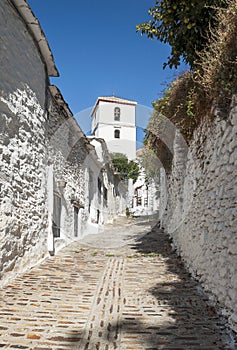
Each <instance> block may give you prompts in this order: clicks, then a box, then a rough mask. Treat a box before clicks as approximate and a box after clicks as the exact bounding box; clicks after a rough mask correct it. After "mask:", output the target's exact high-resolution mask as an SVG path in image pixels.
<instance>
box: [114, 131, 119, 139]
mask: <svg viewBox="0 0 237 350" xmlns="http://www.w3.org/2000/svg"><path fill="white" fill-rule="evenodd" d="M114 138H115V139H120V130H118V129H116V130H114Z"/></svg>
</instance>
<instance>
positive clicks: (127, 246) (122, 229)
mask: <svg viewBox="0 0 237 350" xmlns="http://www.w3.org/2000/svg"><path fill="white" fill-rule="evenodd" d="M149 225H150V222H147V221H143V222H142V221H133V220H130V219H129V220H128V219H126V218H123V219H120V220H118V222H117V223H116V224H115V225H108V226H107V228H106V229H105V231H104V232H103V233H101V235H100V236H98V235H93V236H92V235H91V236H87V237H86V238H84V239H83V240H82V241H80V242H76V243H73V244H71V245H70V246H68V247H67V248H65V249H63V250H62V251H61V252H60V253H59V254H58V255H57V256H55V257H50V258H49V259H47V260H45V261H44V262H43V263H42V264H41V265H39V266H37V267H35V268H33V269H31V270H30V271H29V272H28V273H26V274H24V275H21V276H19V277H18V278H17V279H15V280H14V281H13V282H12V283H11V284H9V285H7V286H6V287H4V288H3V290H2V291H1V299H0V306H1V309H0V310H1V311H0V334H1V340H0V348H3V349H35V350H46V349H47V350H49V349H57V350H63V349H65V350H69V349H80V350H112V349H121V350H125V349H126V350H140V349H141V350H142V349H144V350H158V349H159V350H160V349H163V350H171V349H173V350H184V349H185V350H197V349H202V350H217V349H230V346H229V345H227V344H226V343H225V345H224V340H225V339H226V338H225V335H224V332H223V330H224V327H223V326H222V324H221V322H220V320H219V319H218V317H217V316H216V315H215V313H214V312H213V310H212V309H211V308H210V307H208V306H207V304H206V301H205V298H204V297H203V295H202V294H201V293H200V291H198V288H197V284H196V282H194V281H193V280H192V279H190V277H189V275H188V273H187V272H186V271H185V269H184V268H183V266H182V263H181V261H180V259H179V258H177V257H176V256H175V255H174V253H172V252H171V250H170V246H169V242H168V238H167V237H166V235H165V234H164V233H162V232H161V231H160V230H159V229H157V228H153V229H152V230H149V227H150V226H149Z"/></svg>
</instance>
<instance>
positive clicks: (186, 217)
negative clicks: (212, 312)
mask: <svg viewBox="0 0 237 350" xmlns="http://www.w3.org/2000/svg"><path fill="white" fill-rule="evenodd" d="M236 107H237V106H236V105H233V110H232V112H231V116H230V119H231V123H232V126H231V125H230V123H229V121H223V120H221V119H219V121H218V120H216V121H215V124H214V125H213V126H212V128H210V127H208V128H206V130H205V128H204V127H202V126H201V128H200V130H202V132H204V133H205V134H206V139H207V141H206V143H205V145H203V148H202V151H201V155H200V142H201V141H200V140H201V138H200V132H199V131H198V130H197V131H196V132H195V133H194V140H193V142H192V143H191V145H190V147H189V150H188V155H187V163H186V165H185V167H184V169H183V170H182V172H180V164H179V163H178V162H177V159H182V156H181V155H180V154H178V155H176V154H174V161H173V170H172V175H171V176H170V177H169V178H168V181H166V182H165V181H161V183H160V186H161V194H163V195H162V196H161V200H160V208H161V212H160V220H161V223H162V226H164V227H165V228H166V229H167V230H168V232H169V233H170V235H171V236H172V237H173V240H174V241H173V245H174V246H175V247H176V249H177V252H178V253H180V254H181V255H182V257H183V259H184V261H185V262H186V264H187V266H188V268H189V270H190V272H191V273H192V274H193V275H194V276H198V278H199V280H200V281H201V283H202V285H203V287H204V289H205V290H207V291H208V293H209V295H210V298H213V301H215V302H216V303H218V307H220V308H222V309H223V310H224V309H225V310H226V315H227V317H229V320H231V322H230V326H231V328H232V329H233V330H237V318H236V314H237V309H236V308H237V303H236V299H237V295H236V290H237V278H236V275H237V270H236V264H237V262H236V259H237V240H236V239H235V237H236V226H237V220H236V217H237V203H236V196H237V192H236V188H237V186H236V185H237V183H236V179H237V161H236V158H237V151H236V149H237V148H236V143H237V137H236V133H237V109H236ZM174 152H178V153H180V152H181V149H180V147H179V146H178V147H177V146H175V145H174ZM201 159H202V160H201ZM177 174H179V176H180V177H178V176H177ZM191 179H195V185H194V181H191ZM194 195H195V196H194ZM164 199H165V200H164ZM188 201H189V203H190V204H191V205H190V206H189V210H177V208H179V207H180V208H184V205H186V204H185V203H186V202H188ZM166 202H167V205H166ZM181 223H185V224H181ZM171 225H172V226H173V227H175V231H172V230H171Z"/></svg>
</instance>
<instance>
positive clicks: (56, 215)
mask: <svg viewBox="0 0 237 350" xmlns="http://www.w3.org/2000/svg"><path fill="white" fill-rule="evenodd" d="M61 206H62V205H61V198H60V196H59V195H58V194H57V193H54V196H53V236H54V237H55V238H57V237H60V222H61Z"/></svg>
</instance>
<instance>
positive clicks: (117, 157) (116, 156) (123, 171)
mask: <svg viewBox="0 0 237 350" xmlns="http://www.w3.org/2000/svg"><path fill="white" fill-rule="evenodd" d="M111 158H112V163H113V166H114V168H115V170H116V171H117V172H118V173H119V175H120V178H121V179H122V180H127V179H133V181H134V182H135V181H136V180H137V178H138V176H139V173H140V169H139V165H138V164H137V163H136V162H134V161H133V160H131V161H130V162H129V161H128V158H127V157H126V155H125V154H122V153H112V154H111Z"/></svg>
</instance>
